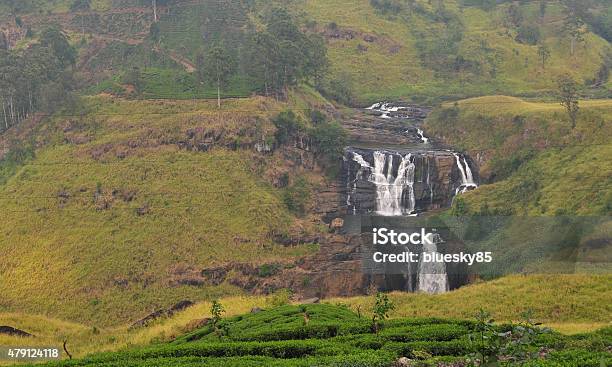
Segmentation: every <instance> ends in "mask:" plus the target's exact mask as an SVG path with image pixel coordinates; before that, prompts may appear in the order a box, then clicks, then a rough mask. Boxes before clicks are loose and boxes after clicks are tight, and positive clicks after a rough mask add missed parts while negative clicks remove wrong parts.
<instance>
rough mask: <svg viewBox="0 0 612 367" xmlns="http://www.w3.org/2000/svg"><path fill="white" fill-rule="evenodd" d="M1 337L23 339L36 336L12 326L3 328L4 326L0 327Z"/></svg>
mask: <svg viewBox="0 0 612 367" xmlns="http://www.w3.org/2000/svg"><path fill="white" fill-rule="evenodd" d="M0 335H8V336H19V337H23V338H27V337H33V336H34V335H32V334H30V333H28V332H26V331H23V330H19V329H16V328H14V327H12V326H2V325H0Z"/></svg>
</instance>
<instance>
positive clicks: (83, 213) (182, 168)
mask: <svg viewBox="0 0 612 367" xmlns="http://www.w3.org/2000/svg"><path fill="white" fill-rule="evenodd" d="M281 108H283V106H282V105H280V104H277V103H276V102H273V101H270V100H266V99H263V98H253V99H243V100H228V101H225V102H224V104H223V109H222V110H221V111H218V110H217V109H216V106H215V102H209V101H200V102H175V101H165V102H164V101H149V102H142V101H126V100H120V99H113V98H109V97H91V98H86V99H85V101H84V106H83V107H82V108H80V109H78V110H77V112H71V114H70V115H66V116H62V115H61V114H60V115H59V116H55V117H53V118H51V119H50V120H48V121H44V122H43V123H41V124H40V125H39V126H38V130H37V132H36V133H35V134H34V135H33V138H32V139H33V143H32V147H33V148H31V151H33V152H34V154H33V155H34V157H33V158H30V159H26V160H23V161H21V163H20V164H19V165H17V166H15V165H14V164H12V163H11V162H9V161H7V160H4V161H3V162H2V164H3V165H4V164H7V165H8V168H9V169H6V170H3V171H0V172H4V173H6V175H5V177H3V182H4V183H3V184H2V185H0V201H1V206H2V210H1V213H0V223H2V224H0V232H1V233H2V236H1V238H0V252H2V253H4V254H8V255H7V256H2V257H1V258H0V293H1V294H2V298H1V299H0V310H2V311H9V310H10V311H20V312H26V313H34V314H48V315H52V316H55V317H61V318H64V319H68V320H76V321H87V322H91V323H92V324H94V325H98V326H101V325H109V324H114V325H116V324H120V323H122V322H126V321H128V320H135V319H138V318H139V317H142V316H143V315H144V314H146V313H147V312H150V311H151V310H152V308H159V307H168V306H170V305H171V304H173V303H175V302H176V301H178V300H181V299H206V298H208V297H213V296H219V295H220V294H231V293H235V292H237V290H235V289H233V288H232V287H230V286H221V287H210V286H206V285H189V284H190V283H189V282H188V280H189V278H190V277H191V276H192V275H195V276H199V275H198V274H199V272H200V270H201V269H203V268H204V267H208V266H215V265H221V264H225V263H228V262H251V263H260V262H261V263H263V262H270V261H276V260H279V259H281V260H282V259H292V258H294V257H296V256H299V255H302V254H304V253H307V252H309V251H311V250H312V249H313V248H312V247H311V246H308V245H306V246H297V247H290V248H285V247H282V246H277V245H275V244H274V243H273V242H272V240H271V239H270V238H271V233H285V232H286V231H287V230H288V228H289V226H290V225H291V224H292V223H293V220H294V217H293V216H292V215H291V214H290V213H289V212H288V211H287V209H286V207H285V204H284V202H283V199H282V193H281V192H280V191H278V190H275V189H273V188H272V186H271V184H270V183H269V182H268V181H266V180H265V179H264V178H263V175H264V172H265V169H266V164H267V163H270V162H276V161H275V160H274V158H270V159H268V160H266V159H264V157H263V156H261V155H258V154H257V153H256V152H255V150H254V149H253V148H252V146H253V144H254V143H255V142H256V141H259V140H258V139H261V138H262V137H265V136H266V135H268V136H272V135H273V131H274V126H273V125H272V123H271V122H270V121H269V119H268V118H269V116H270V115H272V114H276V113H278V111H279V109H281ZM211 142H215V147H214V148H212V149H209V148H208V145H207V144H210V143H211ZM24 144H26V143H24ZM181 147H182V148H181ZM190 147H191V148H190ZM207 149H209V151H205V150H207ZM271 164H272V163H271ZM273 164H282V161H280V163H279V162H276V163H273Z"/></svg>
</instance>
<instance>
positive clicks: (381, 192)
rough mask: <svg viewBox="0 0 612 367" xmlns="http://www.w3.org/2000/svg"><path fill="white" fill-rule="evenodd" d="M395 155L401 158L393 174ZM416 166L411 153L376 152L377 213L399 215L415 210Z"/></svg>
mask: <svg viewBox="0 0 612 367" xmlns="http://www.w3.org/2000/svg"><path fill="white" fill-rule="evenodd" d="M394 157H399V158H400V159H401V160H400V164H399V166H398V168H397V173H396V174H395V176H394V175H393V158H394ZM414 168H415V165H414V163H413V162H412V155H411V154H407V155H405V156H401V155H394V154H391V153H386V152H381V151H375V152H374V171H373V172H372V179H373V181H372V182H373V183H374V184H375V185H376V213H377V214H379V215H384V216H398V215H405V214H411V213H412V212H414V209H415V206H416V200H415V197H414ZM385 172H386V174H385ZM406 196H407V197H406ZM406 201H407V202H406Z"/></svg>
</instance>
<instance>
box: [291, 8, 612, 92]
mask: <svg viewBox="0 0 612 367" xmlns="http://www.w3.org/2000/svg"><path fill="white" fill-rule="evenodd" d="M372 3H373V2H370V1H369V0H344V1H334V2H329V1H323V0H322V1H317V0H315V1H307V2H305V3H303V5H301V6H300V7H299V8H300V10H302V11H304V12H306V14H308V16H309V17H311V18H312V19H313V20H314V21H316V22H317V27H318V29H321V30H322V29H327V30H328V31H327V33H328V34H334V33H336V34H338V35H339V36H337V38H336V37H331V36H330V37H328V39H329V41H328V47H329V56H330V59H331V70H332V73H333V74H334V75H335V76H336V77H339V76H341V75H348V76H349V78H350V80H351V81H352V85H353V87H354V90H355V93H356V96H357V97H358V100H360V101H362V103H364V102H366V101H373V100H376V99H380V98H383V97H384V98H390V99H391V98H419V97H420V98H430V97H438V96H444V97H446V98H448V97H460V96H466V95H467V96H469V95H486V94H498V93H505V94H513V95H521V94H534V93H541V92H543V93H546V92H547V91H549V90H551V89H553V88H554V77H555V76H556V75H559V74H560V73H564V72H570V73H572V74H573V75H574V76H575V77H576V78H577V79H578V80H580V81H585V80H590V79H592V78H593V77H594V75H595V74H596V73H597V72H598V70H599V68H600V66H601V65H602V63H603V62H604V60H603V56H604V55H605V53H606V50H609V49H610V45H609V43H608V42H607V41H606V40H604V39H602V38H600V37H599V36H597V35H595V34H593V33H587V34H586V35H585V37H584V44H581V46H580V47H579V50H578V51H576V53H575V54H574V55H573V56H571V55H570V52H569V39H568V38H567V37H564V36H563V33H562V32H561V31H560V27H561V23H562V19H563V15H562V14H561V8H560V5H559V3H558V2H553V1H550V2H547V11H546V15H545V17H544V18H543V19H538V17H539V16H538V15H537V14H538V11H537V9H538V7H539V4H538V2H523V3H521V5H520V9H521V11H522V13H523V17H524V18H525V19H526V20H527V21H530V22H533V23H535V24H537V28H538V29H539V31H540V34H541V43H542V44H544V45H546V47H548V48H549V50H550V54H551V56H550V59H549V61H548V63H547V64H546V65H545V67H544V68H542V67H541V65H540V64H541V63H540V61H539V57H538V53H537V50H538V47H537V46H536V45H530V44H523V43H520V42H518V41H517V40H516V39H515V31H514V30H512V29H506V28H505V27H503V26H500V25H501V24H503V17H504V14H505V11H506V9H507V7H508V6H509V3H504V4H500V5H497V6H494V7H492V8H491V9H489V10H483V9H482V8H480V7H477V6H469V5H466V4H468V3H469V2H467V1H444V2H443V4H444V7H443V11H442V13H443V16H440V15H439V13H440V11H439V10H438V9H435V4H436V3H435V2H427V1H422V0H418V1H416V5H415V6H414V7H413V8H407V7H406V6H404V7H400V9H402V10H400V11H399V12H397V11H389V12H384V11H381V10H380V9H377V8H375V7H373V6H372ZM383 3H384V2H383ZM387 3H398V4H401V2H393V1H390V2H387ZM447 23H448V24H451V26H449V25H448V24H447ZM330 27H331V28H333V29H337V30H338V31H329V29H330ZM452 36H458V38H460V39H458V40H451V37H452ZM445 37H449V38H448V39H449V41H448V42H447V43H446V44H444V45H443V44H438V43H439V42H446V39H445ZM445 53H448V58H447V59H446V61H445V63H446V66H448V67H450V68H451V69H452V67H451V65H452V64H453V63H454V62H455V61H456V59H457V58H460V59H461V60H464V63H465V65H469V66H465V68H464V69H455V70H444V69H443V68H442V67H443V66H444V65H442V64H441V65H437V64H436V60H435V59H436V58H437V57H440V55H442V56H444V55H445ZM610 86H611V85H610V82H608V84H607V88H608V91H609V88H610ZM608 93H609V92H608Z"/></svg>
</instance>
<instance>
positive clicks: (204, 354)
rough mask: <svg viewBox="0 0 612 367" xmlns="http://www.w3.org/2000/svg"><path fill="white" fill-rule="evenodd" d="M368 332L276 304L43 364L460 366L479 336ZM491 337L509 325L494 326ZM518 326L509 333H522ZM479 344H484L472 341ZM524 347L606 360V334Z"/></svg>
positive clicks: (448, 329)
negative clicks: (142, 342) (152, 340)
mask: <svg viewBox="0 0 612 367" xmlns="http://www.w3.org/2000/svg"><path fill="white" fill-rule="evenodd" d="M383 325H384V328H383V329H382V331H380V333H378V334H373V333H372V329H371V321H370V320H369V319H367V318H361V317H360V316H358V315H357V314H356V313H353V312H352V311H350V310H348V309H347V308H345V307H338V306H330V305H301V306H282V307H278V308H273V309H271V310H264V311H260V312H258V313H251V314H246V315H241V316H236V317H232V318H227V319H223V320H222V321H221V322H220V323H219V325H217V326H218V328H217V329H215V328H213V326H212V325H207V326H204V327H202V328H201V329H198V330H195V331H193V332H191V333H188V334H186V335H184V336H182V337H179V338H177V339H176V340H174V341H173V342H171V343H166V344H161V343H160V344H157V345H152V346H149V347H145V348H139V349H136V348H135V349H131V350H130V349H128V350H125V351H121V352H116V353H103V354H97V355H92V356H89V357H87V358H84V359H82V360H73V361H70V362H64V363H61V362H60V363H57V362H55V363H50V364H48V365H49V366H63V365H69V366H100V365H104V366H152V365H155V366H196V365H197V366H313V365H318V366H364V367H367V366H380V367H383V366H389V365H390V364H392V363H393V362H394V361H395V360H397V359H398V358H399V357H409V358H411V359H416V360H418V361H417V363H418V364H419V365H420V366H436V365H439V363H441V362H447V363H451V362H455V363H460V362H461V361H462V360H465V358H466V357H467V356H468V355H469V354H472V353H474V352H476V351H478V350H479V349H480V345H481V344H479V342H476V341H474V340H475V339H473V338H471V337H470V335H473V336H476V335H480V332H479V331H478V330H479V329H478V327H479V326H478V325H477V324H476V323H475V322H473V321H463V320H452V319H436V318H429V319H415V318H409V319H394V320H389V321H386V322H384V324H383ZM493 330H494V331H495V332H496V333H499V332H502V331H507V330H511V326H508V325H501V326H497V327H493V329H492V331H493ZM519 330H520V329H514V331H515V332H520V331H519ZM476 340H482V339H476ZM526 340H529V341H528V342H526V343H525V346H524V348H525V350H526V351H529V353H531V352H534V351H535V352H536V353H535V354H536V355H537V351H539V350H542V348H546V353H544V354H540V355H539V356H537V357H534V358H533V359H532V360H531V361H529V362H526V363H523V364H521V365H523V366H575V365H581V366H583V367H589V366H593V367H598V366H600V365H602V364H603V365H605V364H606V363H610V362H612V359H611V357H610V354H609V352H607V351H606V345H609V344H610V342H611V340H610V331H609V328H608V329H604V330H601V331H600V332H597V333H592V334H585V335H580V336H576V337H570V336H563V335H561V334H558V333H550V332H549V333H543V334H539V335H536V336H535V337H532V338H529V339H526Z"/></svg>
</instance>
